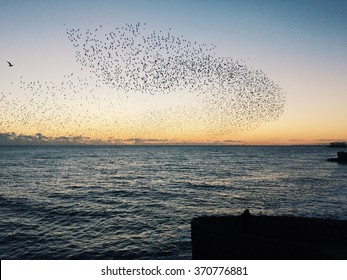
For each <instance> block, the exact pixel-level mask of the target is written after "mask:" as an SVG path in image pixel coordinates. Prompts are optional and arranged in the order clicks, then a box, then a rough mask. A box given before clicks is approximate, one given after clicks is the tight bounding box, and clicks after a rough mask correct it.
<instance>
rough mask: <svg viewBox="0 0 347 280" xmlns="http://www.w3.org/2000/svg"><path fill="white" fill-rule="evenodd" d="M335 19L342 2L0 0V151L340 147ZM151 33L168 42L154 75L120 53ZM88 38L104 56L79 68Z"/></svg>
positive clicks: (346, 91)
mask: <svg viewBox="0 0 347 280" xmlns="http://www.w3.org/2000/svg"><path fill="white" fill-rule="evenodd" d="M346 14H347V2H346V1H343V0H342V1H338V0H336V1H322V0H316V1H313V0H312V1H311V0H300V1H296V0H293V1H281V0H278V1H275V0H266V1H265V0H264V1H261V0H257V1H252V0H244V1H237V0H234V1H233V0H230V1H178V0H177V1H105V0H102V1H64V0H62V1H16V0H12V1H7V0H0V27H1V28H0V38H1V40H0V57H1V61H0V108H1V111H0V143H1V144H7V143H24V142H27V143H34V142H35V143H75V142H76V143H93V144H95V143H106V144H172V143H173V144H186V143H187V144H194V143H203V144H246V145H258V144H267V145H272V144H278V145H280V144H289V145H296V144H325V143H329V142H332V141H347V110H346V104H347V79H346V77H347V52H346V47H347V17H346ZM130 25H131V27H129V26H130ZM127 26H128V27H127ZM136 26H138V27H136ZM117 28H118V29H117ZM122 28H123V29H122ZM126 28H128V29H129V30H130V31H129V32H128V31H126V32H127V33H126V34H125V36H124V37H120V36H121V33H120V30H126ZM136 28H137V29H136ZM135 29H136V30H138V32H139V33H138V35H136V34H135V33H134V32H135V31H134V30H135ZM88 32H89V33H88ZM111 32H115V33H111ZM117 32H118V33H117ZM122 32H123V31H122ZM124 32H125V31H124ZM154 33H155V34H156V35H160V37H157V38H158V39H157V41H156V42H160V43H161V44H162V45H163V44H164V35H165V36H167V39H168V40H171V41H170V42H172V43H170V46H169V49H167V54H166V53H165V54H164V55H162V56H160V58H161V59H162V61H163V64H160V67H159V64H158V62H157V60H158V59H157V58H158V56H156V58H149V59H147V60H146V58H145V57H142V56H141V54H134V52H135V51H136V52H137V51H138V50H140V51H145V50H146V49H148V48H149V47H150V46H152V45H150V46H149V45H148V44H149V43H148V42H146V43H144V42H143V41H141V42H140V41H136V40H140V39H139V38H142V39H143V38H145V37H146V36H149V37H150V36H151V34H154ZM88 34H89V35H88ZM110 34H111V35H112V34H113V35H112V36H111V35H110ZM88 36H90V37H93V38H95V40H97V41H93V42H91V43H90V42H89V45H88V48H89V49H88V51H87V52H88V54H90V53H91V52H92V49H93V52H95V49H94V48H96V49H97V51H98V50H100V53H101V54H105V55H103V56H97V55H96V56H94V57H93V59H94V58H95V57H97V59H94V60H87V62H86V61H85V60H83V57H88V56H87V55H86V54H85V53H84V52H85V48H84V47H82V46H83V44H84V43H85V42H86V41H83V40H85V39H86V38H87V37H88ZM110 36H111V37H115V38H116V37H117V36H118V37H117V38H116V39H113V38H112V39H111V37H110ZM149 37H148V38H149ZM119 38H121V39H122V40H123V39H124V38H126V40H129V39H131V40H132V39H135V41H136V42H135V43H134V44H133V45H131V46H130V47H128V48H133V49H131V51H132V56H131V57H130V55H129V54H128V53H127V52H126V51H124V52H122V53H121V51H122V50H121V48H120V46H116V47H115V48H112V49H111V41H112V40H113V41H112V42H114V43H116V40H117V39H119ZM165 38H166V37H165ZM74 40H75V41H74ZM124 40H125V39H124ZM179 40H182V42H183V40H185V41H184V42H183V43H182V42H181V43H178V42H179ZM187 42H189V43H187ZM140 43H141V44H142V45H141V47H140ZM74 44H75V45H74ZM93 44H94V45H93ZM151 44H152V43H151ZM153 44H154V43H153ZM182 45H183V46H185V48H183V47H182ZM197 46H198V47H197ZM102 47H105V50H102V49H101V48H102ZM106 48H107V50H106ZM199 48H203V51H201V52H197V50H198V49H199ZM128 50H130V49H127V51H128ZM97 51H96V53H97ZM107 53H108V54H107ZM137 53H138V52H137ZM183 53H184V57H183ZM118 54H122V55H121V57H122V59H124V60H123V61H121V60H118V59H117V57H119V56H117V55H118ZM176 54H182V56H181V57H180V58H179V56H178V55H176ZM84 55H86V56H84ZM127 58H129V59H132V60H131V62H130V64H126V62H125V61H126V59H127ZM141 59H142V60H141ZM207 60H208V61H209V62H208V63H207V62H206V61H207ZM7 61H10V62H11V63H12V64H13V65H14V66H13V67H9V65H8V63H7ZM211 61H212V62H211ZM83 62H85V64H83ZM141 62H144V63H146V64H149V65H151V67H152V70H153V69H154V68H155V69H156V70H155V71H157V72H156V73H159V72H160V73H159V74H160V75H161V76H160V75H159V74H158V77H159V78H155V74H153V71H152V70H149V68H146V70H143V69H145V68H143V69H142V68H141V69H137V68H136V67H135V64H136V63H138V64H139V65H143V64H140V63H141ZM164 62H165V63H164ZM189 63H192V65H193V66H192V67H191V68H187V67H188V66H182V65H183V64H184V65H188V64H189ZM164 64H165V65H164ZM220 64H223V65H224V66H223V67H222V68H219V69H222V70H218V67H217V66H218V65H220ZM136 65H137V64H136ZM143 67H144V66H143ZM184 67H186V68H184ZM206 67H207V68H206ZM209 67H210V68H209ZM129 68H131V69H133V70H134V72H131V75H129V73H130V72H129V73H128V72H126V70H127V69H129ZM193 68H194V69H193ZM117 69H121V70H122V71H123V72H122V73H123V74H118V73H120V72H117V71H118V70H117ZM182 69H184V70H182ZM206 69H212V70H211V72H213V73H212V74H211V73H210V72H207V71H209V70H206ZM151 71H152V72H151ZM204 71H206V72H204ZM126 73H128V74H126ZM132 73H134V74H132ZM201 73H202V74H201ZM106 74H107V75H106ZM122 75H123V76H122ZM132 75H133V76H132ZM146 75H147V76H146ZM151 75H152V76H151ZM106 76H107V79H106V78H105V77H106ZM148 76H149V77H150V79H151V80H148V83H146V87H144V86H142V87H141V89H139V88H138V87H137V86H135V84H137V83H138V81H140V82H142V81H143V80H144V79H145V77H148ZM120 77H123V78H122V79H123V80H121V79H120ZM226 77H228V78H226ZM141 78H142V80H141ZM169 78H170V79H171V80H170V79H169ZM168 80H169V81H168ZM173 81H174V82H173ZM178 85H179V86H178Z"/></svg>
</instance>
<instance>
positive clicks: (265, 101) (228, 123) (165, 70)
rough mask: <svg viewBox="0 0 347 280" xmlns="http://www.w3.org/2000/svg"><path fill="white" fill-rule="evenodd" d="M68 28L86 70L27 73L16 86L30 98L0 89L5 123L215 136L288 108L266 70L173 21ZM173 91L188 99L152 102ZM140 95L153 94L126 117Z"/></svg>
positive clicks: (0, 124) (268, 118)
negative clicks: (195, 37) (34, 76)
mask: <svg viewBox="0 0 347 280" xmlns="http://www.w3.org/2000/svg"><path fill="white" fill-rule="evenodd" d="M66 35H67V38H68V40H69V41H70V42H71V44H72V46H73V47H74V49H75V59H76V62H77V63H79V64H80V66H81V70H82V71H84V73H86V75H85V76H84V77H83V78H81V77H78V76H77V75H76V74H75V75H74V73H71V74H69V75H65V76H64V77H63V78H62V79H61V81H59V82H52V81H26V80H25V79H23V77H21V78H20V79H19V82H17V83H16V85H13V86H14V87H15V86H16V87H17V88H16V89H15V88H14V89H13V91H16V90H20V91H22V92H23V96H24V98H23V97H21V98H19V97H17V98H9V94H7V93H5V92H0V104H1V106H2V108H5V110H4V111H3V112H4V113H2V115H1V116H0V128H1V130H9V129H11V127H12V126H13V125H14V123H16V124H19V123H21V124H22V125H26V126H31V127H32V129H37V131H46V132H47V133H49V132H50V131H52V130H54V129H56V130H58V129H57V128H59V130H60V131H61V130H65V131H68V132H69V133H70V134H75V133H82V132H83V133H87V134H88V133H89V134H90V132H91V131H93V132H94V133H95V134H98V133H101V130H102V133H103V135H105V133H106V132H105V129H106V128H107V129H106V130H108V132H107V133H110V135H114V133H115V131H117V129H118V130H120V129H122V130H126V129H127V130H128V131H131V133H132V134H131V135H132V136H133V137H135V136H136V135H137V133H138V134H139V135H142V136H143V135H151V136H152V137H157V136H158V137H159V136H160V135H162V134H163V132H164V131H167V134H166V136H168V137H169V136H170V135H169V134H170V131H171V132H172V131H175V133H176V132H179V133H181V134H182V133H183V134H184V133H186V134H187V137H188V136H189V135H192V134H194V133H195V134H196V135H198V134H199V135H200V136H202V135H205V136H213V135H222V134H228V133H237V132H240V131H244V130H250V129H254V128H256V127H258V126H259V125H261V124H262V123H264V122H268V121H273V120H276V119H278V118H279V116H280V115H281V114H282V113H283V110H284V107H285V99H286V98H285V93H284V91H283V90H282V89H281V88H280V87H279V85H277V84H276V83H274V82H273V81H271V80H270V79H269V78H268V77H267V75H266V74H265V73H264V72H263V71H261V70H254V69H252V68H249V67H247V65H246V64H245V63H244V62H243V61H235V60H233V59H232V58H230V57H218V56H216V54H215V51H216V46H214V45H206V44H199V43H198V42H193V41H189V40H187V39H185V38H184V37H183V36H175V35H173V34H172V33H171V29H169V31H168V32H162V31H147V27H146V24H140V23H137V24H135V25H131V24H125V26H122V27H117V28H114V29H113V30H111V31H108V32H105V31H104V28H103V27H102V26H101V25H100V26H99V27H98V28H96V29H93V30H91V29H88V30H85V31H82V30H80V29H68V28H67V29H66ZM8 64H9V66H10V67H12V66H13V64H12V63H11V62H8ZM168 96H173V97H175V96H177V98H182V99H183V100H184V99H187V100H189V102H186V104H185V102H182V103H181V104H180V105H177V104H172V106H168V107H165V108H164V107H163V108H161V107H160V104H159V103H158V104H159V105H158V104H155V105H153V104H152V106H151V105H150V104H151V103H152V100H156V99H161V100H165V99H166V98H167V97H168ZM136 99H138V100H145V101H146V102H144V104H143V110H142V112H140V113H139V114H137V115H136V116H135V117H126V116H127V113H126V112H131V110H132V107H133V106H134V104H135V103H132V101H131V100H136ZM127 100H129V101H127ZM148 104H149V105H148ZM147 105H148V106H147ZM140 106H141V105H140ZM6 108H7V111H6ZM130 115H131V113H130ZM130 115H129V116H130ZM52 126H54V128H53V127H52ZM129 135H130V134H129Z"/></svg>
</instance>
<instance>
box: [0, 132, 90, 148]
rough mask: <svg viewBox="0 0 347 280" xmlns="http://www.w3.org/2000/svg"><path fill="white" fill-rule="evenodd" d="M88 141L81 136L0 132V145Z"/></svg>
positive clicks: (71, 143)
mask: <svg viewBox="0 0 347 280" xmlns="http://www.w3.org/2000/svg"><path fill="white" fill-rule="evenodd" d="M89 142H90V141H89V138H87V137H83V136H59V137H47V136H45V135H43V134H42V133H36V134H35V135H24V134H19V135H17V134H16V133H14V132H9V133H0V145H76V144H78V145H80V144H90V143H89Z"/></svg>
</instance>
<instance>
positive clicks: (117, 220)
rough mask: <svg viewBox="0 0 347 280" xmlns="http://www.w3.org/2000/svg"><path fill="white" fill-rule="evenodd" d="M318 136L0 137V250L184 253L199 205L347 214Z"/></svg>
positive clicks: (345, 171) (218, 211)
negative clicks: (72, 142)
mask: <svg viewBox="0 0 347 280" xmlns="http://www.w3.org/2000/svg"><path fill="white" fill-rule="evenodd" d="M336 151H337V150H335V149H331V148H327V147H323V146H268V147H263V146H261V147H254V146H251V147H246V146H236V147H235V146H234V147H225V146H113V147H109V146H1V147H0V258H1V259H190V258H191V244H190V221H191V219H192V218H193V217H196V216H201V215H236V214H240V213H242V212H243V210H244V209H246V208H249V209H250V211H251V213H253V214H258V215H293V216H301V217H323V218H335V219H343V220H347V165H344V164H338V163H334V162H327V161H326V159H327V158H329V157H336Z"/></svg>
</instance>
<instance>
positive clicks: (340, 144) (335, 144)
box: [328, 142, 347, 148]
mask: <svg viewBox="0 0 347 280" xmlns="http://www.w3.org/2000/svg"><path fill="white" fill-rule="evenodd" d="M328 147H330V148H346V147H347V144H346V142H331V143H330V145H329V146H328Z"/></svg>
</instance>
